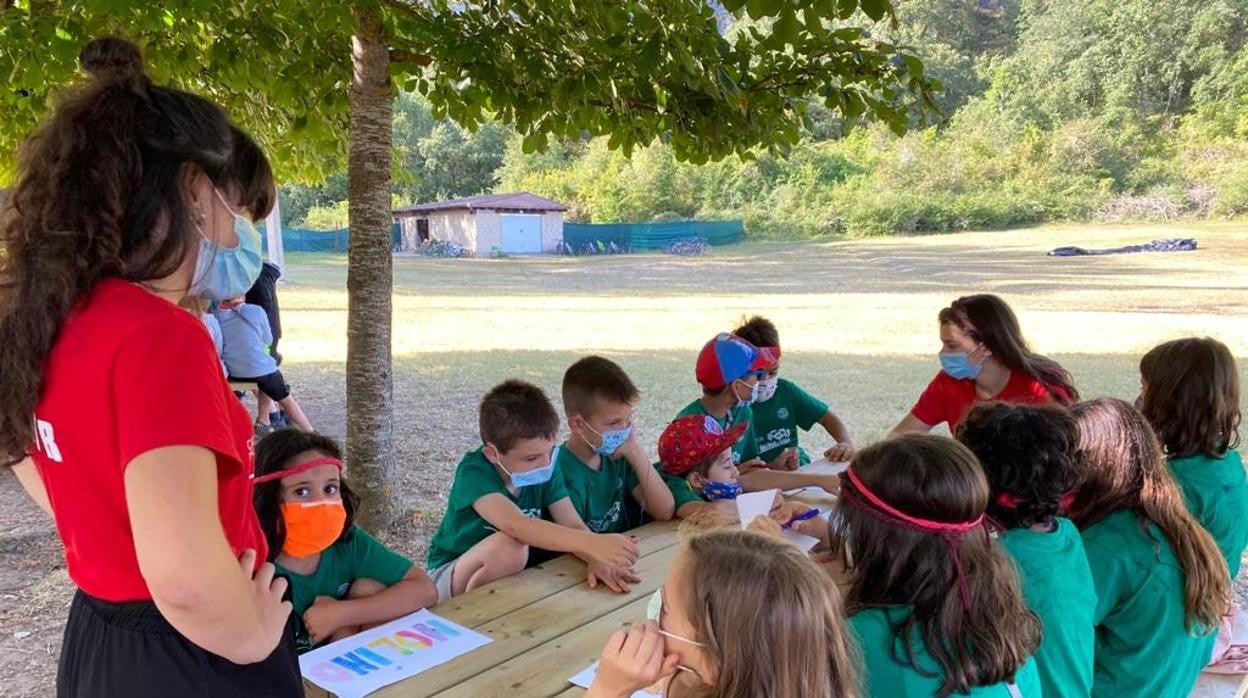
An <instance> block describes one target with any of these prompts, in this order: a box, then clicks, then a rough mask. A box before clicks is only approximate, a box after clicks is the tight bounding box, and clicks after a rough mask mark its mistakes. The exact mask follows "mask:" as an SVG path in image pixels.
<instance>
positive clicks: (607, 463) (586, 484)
mask: <svg viewBox="0 0 1248 698" xmlns="http://www.w3.org/2000/svg"><path fill="white" fill-rule="evenodd" d="M558 458H559V462H558V463H556V464H555V470H556V471H557V472H558V473H559V475H560V476H561V477H563V484H564V487H565V489H567V493H568V497H569V498H570V499H571V500H572V506H574V507H576V513H578V514H580V515H581V520H582V521H584V522H585V526H586V527H587V528H589V530H591V531H593V532H594V533H622V532H624V531H627V530H629V529H630V528H634V527H636V526H637V525H638V524H639V523H640V521H638V520H636V519H637V516H636V514H637V513H638V510H637V507H634V506H631V504H630V503H631V502H632V501H634V500H633V490H634V489H635V488H636V487H637V473H635V472H633V466H631V465H629V464H628V461H627V460H625V459H623V458H618V459H617V458H609V457H607V456H599V457H598V458H599V466H598V469H597V470H594V469H593V468H591V467H589V466H588V465H587V464H586V463H585V462H584V461H582V460H581V459H580V457H579V456H577V455H576V454H575V453H573V452H572V449H570V448H568V445H567V443H564V445H563V447H562V448H560V449H559V456H558Z"/></svg>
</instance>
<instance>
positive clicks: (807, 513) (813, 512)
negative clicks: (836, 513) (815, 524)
mask: <svg viewBox="0 0 1248 698" xmlns="http://www.w3.org/2000/svg"><path fill="white" fill-rule="evenodd" d="M818 515H819V510H818V509H810V510H808V511H805V512H803V513H801V514H798V515H797V516H794V517H793V518H791V519H789V522H788V523H786V524H785V525H783V526H781V527H780V528H790V527H791V526H793V524H795V523H797V522H799V521H806V520H807V519H813V518H815V517H816V516H818Z"/></svg>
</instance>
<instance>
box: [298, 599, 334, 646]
mask: <svg viewBox="0 0 1248 698" xmlns="http://www.w3.org/2000/svg"><path fill="white" fill-rule="evenodd" d="M339 603H340V602H339V601H338V599H335V598H334V597H332V596H318V597H316V600H315V601H313V602H312V605H311V606H309V607H308V610H306V611H304V612H303V627H305V628H307V630H308V637H309V638H310V639H311V640H312V644H314V645H315V644H317V643H319V642H320V641H322V640H324V639H325V638H327V637H329V636H330V635H333V634H334V631H335V630H337V629H338V628H339V627H341V626H342V625H344V623H343V622H342V620H341V619H340V618H339V617H338V610H339V607H338V604H339Z"/></svg>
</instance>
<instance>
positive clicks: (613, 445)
mask: <svg viewBox="0 0 1248 698" xmlns="http://www.w3.org/2000/svg"><path fill="white" fill-rule="evenodd" d="M582 423H583V424H584V425H585V428H586V429H588V430H590V431H592V432H594V433H595V434H597V435H598V436H600V437H602V444H601V445H599V446H595V445H593V444H590V443H589V440H588V439H586V440H585V443H587V444H589V447H590V448H592V449H594V453H597V454H598V455H600V456H609V455H611V454H612V453H615V452H616V451H618V450H619V449H620V446H623V445H624V442H625V441H628V437H630V436H632V435H633V425H632V424H629V425H628V426H626V427H624V428H623V429H614V430H612V431H601V432H600V431H598V430H597V429H595V428H593V427H591V426H589V422H586V421H584V420H582ZM581 438H584V437H581Z"/></svg>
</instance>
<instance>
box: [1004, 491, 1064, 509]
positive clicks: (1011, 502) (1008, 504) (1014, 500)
mask: <svg viewBox="0 0 1248 698" xmlns="http://www.w3.org/2000/svg"><path fill="white" fill-rule="evenodd" d="M996 502H997V506H999V507H1002V508H1003V509H1017V508H1018V507H1019V505H1020V504H1022V503H1023V500H1022V499H1019V498H1018V497H1016V496H1014V495H1012V494H1010V493H1009V492H1001V493H1000V494H998V495H997V499H996ZM1074 503H1075V493H1074V492H1067V493H1066V494H1064V495H1062V499H1061V501H1060V502H1058V505H1057V507H1058V509H1060V510H1061V511H1063V512H1066V511H1070V505H1071V504H1074Z"/></svg>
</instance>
